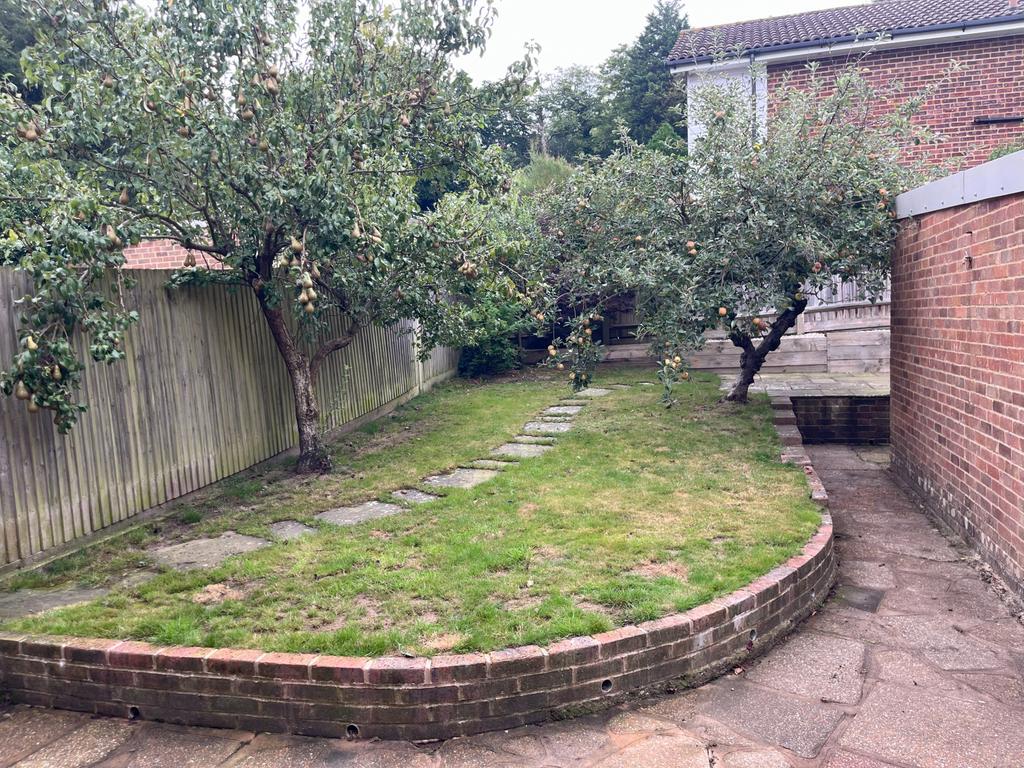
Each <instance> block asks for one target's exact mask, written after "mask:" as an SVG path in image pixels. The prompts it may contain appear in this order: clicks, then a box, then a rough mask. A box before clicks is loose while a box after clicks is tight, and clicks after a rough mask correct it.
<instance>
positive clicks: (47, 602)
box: [0, 587, 110, 619]
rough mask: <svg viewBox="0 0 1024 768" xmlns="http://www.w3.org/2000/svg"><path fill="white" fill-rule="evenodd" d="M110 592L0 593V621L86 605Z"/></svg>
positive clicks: (76, 589) (81, 589)
mask: <svg viewBox="0 0 1024 768" xmlns="http://www.w3.org/2000/svg"><path fill="white" fill-rule="evenodd" d="M109 592H110V590H109V589H106V588H103V587H95V588H88V587H64V588H62V589H19V590H18V591H17V592H0V619H13V618H17V617H18V616H30V615H31V614H33V613H42V612H43V611H49V610H52V609H53V608H63V607H64V606H66V605H75V604H77V603H87V602H89V601H90V600H96V599H98V598H100V597H103V596H104V595H106V594H108V593H109Z"/></svg>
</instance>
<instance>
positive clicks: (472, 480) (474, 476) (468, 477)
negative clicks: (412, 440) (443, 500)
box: [423, 467, 498, 488]
mask: <svg viewBox="0 0 1024 768" xmlns="http://www.w3.org/2000/svg"><path fill="white" fill-rule="evenodd" d="M497 476H498V471H497V470H494V469H473V468H471V467H459V468H458V469H456V470H454V471H453V472H449V473H448V474H446V475H435V476H434V477H428V478H427V479H426V480H424V481H423V482H424V483H426V484H427V485H433V486H435V487H438V488H475V487H476V486H478V485H480V484H481V483H486V482H487V481H488V480H493V479H494V478H496V477H497Z"/></svg>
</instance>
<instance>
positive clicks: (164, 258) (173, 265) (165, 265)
mask: <svg viewBox="0 0 1024 768" xmlns="http://www.w3.org/2000/svg"><path fill="white" fill-rule="evenodd" d="M186 253H187V251H185V249H184V248H182V247H181V246H179V245H177V244H176V243H173V242H171V241H170V240H150V241H147V242H144V243H140V244H139V245H135V246H132V247H131V248H126V249H125V251H124V258H125V267H126V268H127V269H179V268H180V267H183V266H184V265H185V254H186ZM195 257H196V263H197V264H198V265H199V266H200V267H207V268H209V269H219V268H220V265H219V264H218V263H217V262H216V261H214V260H213V259H211V258H209V257H208V256H206V255H204V254H202V253H196V254H195Z"/></svg>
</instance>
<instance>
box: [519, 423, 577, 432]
mask: <svg viewBox="0 0 1024 768" xmlns="http://www.w3.org/2000/svg"><path fill="white" fill-rule="evenodd" d="M571 430H572V424H571V423H568V422H552V421H531V422H527V424H526V425H525V426H524V427H523V431H524V432H536V433H537V434H541V435H561V434H564V433H566V432H569V431H571Z"/></svg>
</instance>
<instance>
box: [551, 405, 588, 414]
mask: <svg viewBox="0 0 1024 768" xmlns="http://www.w3.org/2000/svg"><path fill="white" fill-rule="evenodd" d="M582 410H583V406H582V405H553V406H551V407H550V408H546V409H545V410H544V415H545V416H575V415H576V414H578V413H579V412H580V411H582Z"/></svg>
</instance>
